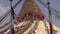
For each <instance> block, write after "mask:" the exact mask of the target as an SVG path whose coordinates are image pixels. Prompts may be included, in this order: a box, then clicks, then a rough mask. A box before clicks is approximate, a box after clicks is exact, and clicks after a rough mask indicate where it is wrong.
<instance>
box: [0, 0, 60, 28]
mask: <svg viewBox="0 0 60 34" xmlns="http://www.w3.org/2000/svg"><path fill="white" fill-rule="evenodd" d="M17 1H18V0H13V5H14V4H15V3H16V2H17ZM35 1H36V3H37V5H38V6H39V8H40V9H41V10H42V12H43V13H44V14H45V15H46V16H47V17H48V10H47V8H45V7H44V6H43V5H41V3H39V2H38V1H37V0H35ZM42 1H43V2H44V3H47V0H42ZM49 2H50V6H51V7H53V8H54V9H56V10H58V11H60V4H59V3H60V0H49ZM9 3H10V2H9V0H0V16H2V15H3V14H4V13H5V12H6V11H7V10H8V9H9V8H10V4H9ZM23 3H24V1H22V2H21V3H20V4H19V5H18V6H17V7H16V8H15V9H14V10H15V13H16V14H18V13H19V11H20V10H21V8H22V5H23ZM52 20H53V22H52V23H53V24H54V25H55V26H57V27H59V28H60V20H58V19H55V18H54V16H53V19H52ZM6 21H7V19H6ZM6 21H5V22H6ZM5 22H4V23H5Z"/></svg>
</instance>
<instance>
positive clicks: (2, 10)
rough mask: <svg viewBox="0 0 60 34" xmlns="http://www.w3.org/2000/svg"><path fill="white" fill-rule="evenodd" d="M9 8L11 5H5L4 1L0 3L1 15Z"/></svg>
mask: <svg viewBox="0 0 60 34" xmlns="http://www.w3.org/2000/svg"><path fill="white" fill-rule="evenodd" d="M8 9H9V6H4V5H3V4H2V3H0V17H1V16H2V15H3V14H4V13H6V12H7V10H8Z"/></svg>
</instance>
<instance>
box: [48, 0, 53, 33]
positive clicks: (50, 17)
mask: <svg viewBox="0 0 60 34" xmlns="http://www.w3.org/2000/svg"><path fill="white" fill-rule="evenodd" d="M47 5H48V11H49V25H50V34H53V31H52V30H53V28H52V15H51V10H50V2H49V0H47Z"/></svg>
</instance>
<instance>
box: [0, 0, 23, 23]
mask: <svg viewBox="0 0 60 34" xmlns="http://www.w3.org/2000/svg"><path fill="white" fill-rule="evenodd" d="M21 1H22V0H19V1H18V2H17V3H16V4H15V5H14V6H13V9H15V8H16V7H17V5H18V4H19V3H20V2H21ZM10 11H11V9H9V10H8V11H7V12H6V13H5V14H3V15H2V16H1V17H0V22H1V21H2V20H3V19H4V18H5V17H6V16H7V15H8V14H9V13H10Z"/></svg>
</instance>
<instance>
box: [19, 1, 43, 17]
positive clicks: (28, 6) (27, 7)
mask: <svg viewBox="0 0 60 34" xmlns="http://www.w3.org/2000/svg"><path fill="white" fill-rule="evenodd" d="M29 11H30V12H35V13H37V14H39V15H43V14H42V12H41V9H40V8H39V7H38V6H37V5H36V3H35V1H34V0H25V1H24V4H23V6H22V10H21V11H20V13H19V16H20V18H21V17H22V16H23V15H24V14H26V13H27V12H29Z"/></svg>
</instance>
